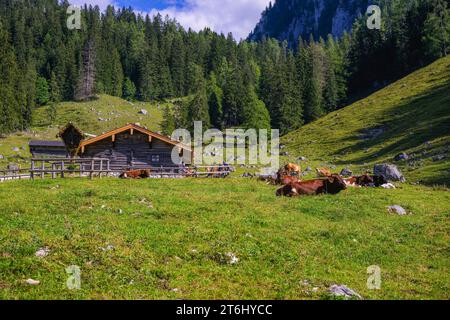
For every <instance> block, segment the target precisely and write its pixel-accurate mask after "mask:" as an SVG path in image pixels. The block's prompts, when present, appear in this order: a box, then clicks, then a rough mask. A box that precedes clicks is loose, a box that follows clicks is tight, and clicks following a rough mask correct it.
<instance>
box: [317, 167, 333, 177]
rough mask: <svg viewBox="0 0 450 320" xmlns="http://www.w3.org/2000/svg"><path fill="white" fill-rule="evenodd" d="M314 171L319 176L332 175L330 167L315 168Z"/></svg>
mask: <svg viewBox="0 0 450 320" xmlns="http://www.w3.org/2000/svg"><path fill="white" fill-rule="evenodd" d="M316 172H317V175H318V176H319V178H322V177H323V178H326V177H331V175H332V173H331V171H330V169H328V168H317V169H316Z"/></svg>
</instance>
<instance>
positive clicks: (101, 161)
mask: <svg viewBox="0 0 450 320" xmlns="http://www.w3.org/2000/svg"><path fill="white" fill-rule="evenodd" d="M102 171H103V159H101V160H100V172H99V173H98V177H99V178H101V177H102Z"/></svg>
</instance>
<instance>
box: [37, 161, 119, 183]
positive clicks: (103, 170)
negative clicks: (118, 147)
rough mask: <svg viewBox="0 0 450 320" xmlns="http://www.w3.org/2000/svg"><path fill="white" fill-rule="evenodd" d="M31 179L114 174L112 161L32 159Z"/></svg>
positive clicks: (90, 176)
mask: <svg viewBox="0 0 450 320" xmlns="http://www.w3.org/2000/svg"><path fill="white" fill-rule="evenodd" d="M29 171H30V178H31V179H35V178H41V179H44V178H45V177H47V176H50V177H51V178H52V179H56V178H57V177H58V176H59V177H61V178H65V177H66V176H72V177H74V176H80V177H85V176H88V177H89V178H91V179H92V178H93V177H94V176H98V177H99V178H101V177H102V175H105V176H108V175H109V174H111V173H112V171H111V169H110V160H109V159H102V158H70V159H67V158H35V159H31V168H30V170H29Z"/></svg>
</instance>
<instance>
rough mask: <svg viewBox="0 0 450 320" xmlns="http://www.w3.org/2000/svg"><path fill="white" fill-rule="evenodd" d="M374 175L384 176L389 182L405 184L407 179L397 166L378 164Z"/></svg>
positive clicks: (374, 169)
mask: <svg viewBox="0 0 450 320" xmlns="http://www.w3.org/2000/svg"><path fill="white" fill-rule="evenodd" d="M373 173H374V175H377V176H383V177H384V178H385V179H386V180H389V181H400V182H405V181H406V179H405V177H404V176H403V174H402V173H401V172H400V170H399V169H398V168H397V166H395V165H393V164H376V165H375V166H374V168H373Z"/></svg>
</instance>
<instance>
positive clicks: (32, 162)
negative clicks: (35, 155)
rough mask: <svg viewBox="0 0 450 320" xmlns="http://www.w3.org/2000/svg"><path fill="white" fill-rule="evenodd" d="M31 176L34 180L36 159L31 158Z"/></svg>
mask: <svg viewBox="0 0 450 320" xmlns="http://www.w3.org/2000/svg"><path fill="white" fill-rule="evenodd" d="M30 178H31V180H34V160H31V169H30Z"/></svg>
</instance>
